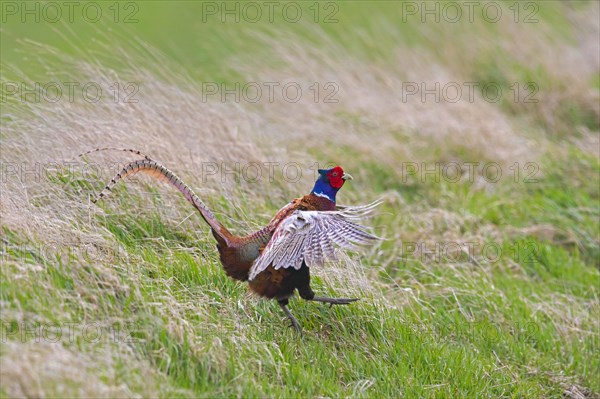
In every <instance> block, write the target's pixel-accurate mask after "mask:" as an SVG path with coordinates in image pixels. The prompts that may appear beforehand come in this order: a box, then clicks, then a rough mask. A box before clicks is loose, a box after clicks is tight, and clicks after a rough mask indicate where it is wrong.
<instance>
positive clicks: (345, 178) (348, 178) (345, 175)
mask: <svg viewBox="0 0 600 399" xmlns="http://www.w3.org/2000/svg"><path fill="white" fill-rule="evenodd" d="M342 180H352V175H351V174H349V173H344V174H343V175H342Z"/></svg>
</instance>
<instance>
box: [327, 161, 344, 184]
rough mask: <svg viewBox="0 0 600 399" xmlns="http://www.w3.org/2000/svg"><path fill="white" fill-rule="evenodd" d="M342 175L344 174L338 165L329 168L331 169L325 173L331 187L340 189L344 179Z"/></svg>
mask: <svg viewBox="0 0 600 399" xmlns="http://www.w3.org/2000/svg"><path fill="white" fill-rule="evenodd" d="M342 176H344V170H343V169H342V168H340V167H339V166H336V167H335V168H333V169H331V171H330V172H329V173H327V177H328V178H329V184H330V185H331V187H333V188H336V189H340V188H341V187H342V186H343V185H344V179H343V178H342Z"/></svg>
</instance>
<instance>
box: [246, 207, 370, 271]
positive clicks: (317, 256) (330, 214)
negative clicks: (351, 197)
mask: <svg viewBox="0 0 600 399" xmlns="http://www.w3.org/2000/svg"><path fill="white" fill-rule="evenodd" d="M379 204H381V201H375V202H373V203H371V204H368V205H363V206H355V207H344V208H343V209H341V210H337V211H325V212H320V211H295V212H294V213H292V214H291V215H290V216H289V217H287V218H286V219H285V220H283V221H282V222H281V223H280V224H279V226H277V229H275V232H274V233H273V237H271V240H270V241H269V243H268V244H267V246H266V247H265V249H264V250H263V252H262V254H261V255H260V256H259V257H258V259H256V261H254V264H253V265H252V268H251V269H250V275H249V279H250V280H253V279H254V278H255V277H256V276H257V275H258V274H259V273H260V272H262V271H264V270H265V269H266V268H267V267H269V266H271V265H272V266H273V268H274V269H275V270H278V269H280V268H282V267H283V268H289V267H293V268H294V269H296V270H298V269H300V267H301V266H302V262H306V265H307V266H308V267H315V266H323V264H324V263H325V260H327V259H330V260H335V252H334V245H336V246H338V247H341V248H343V249H351V250H355V249H357V248H358V246H359V245H368V244H372V243H374V242H375V241H376V240H379V237H376V236H374V235H373V234H371V233H369V232H368V231H367V228H366V227H364V226H361V225H359V224H357V223H356V222H358V221H360V219H362V218H364V217H365V216H367V215H368V214H369V213H371V211H372V210H373V209H374V208H375V207H376V206H377V205H379Z"/></svg>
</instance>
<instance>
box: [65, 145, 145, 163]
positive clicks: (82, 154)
mask: <svg viewBox="0 0 600 399" xmlns="http://www.w3.org/2000/svg"><path fill="white" fill-rule="evenodd" d="M99 151H124V152H131V153H133V154H136V155H141V156H143V157H144V159H147V160H149V161H151V160H152V158H150V157H149V156H148V155H146V154H143V153H142V152H140V151H138V150H134V149H131V148H118V147H101V148H94V149H93V150H89V151H86V152H82V153H81V154H79V155H77V156H76V157H75V158H73V159H76V158H81V157H83V156H85V155H88V154H92V153H94V152H99Z"/></svg>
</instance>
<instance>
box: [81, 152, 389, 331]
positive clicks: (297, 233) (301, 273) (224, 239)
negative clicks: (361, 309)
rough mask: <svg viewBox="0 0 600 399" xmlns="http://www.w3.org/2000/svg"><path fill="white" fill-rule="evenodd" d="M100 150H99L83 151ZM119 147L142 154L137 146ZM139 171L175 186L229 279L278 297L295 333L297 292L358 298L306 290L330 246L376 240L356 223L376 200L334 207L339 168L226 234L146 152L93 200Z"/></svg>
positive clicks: (308, 296)
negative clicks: (207, 233) (292, 303)
mask: <svg viewBox="0 0 600 399" xmlns="http://www.w3.org/2000/svg"><path fill="white" fill-rule="evenodd" d="M104 149H114V148H104ZM99 150H102V149H95V150H92V151H88V152H87V153H84V154H81V155H85V154H89V153H91V152H95V151H99ZM119 150H120V149H119ZM123 151H129V152H133V153H136V154H138V155H143V154H141V153H140V152H139V151H135V150H123ZM137 172H145V173H147V174H149V175H151V176H154V177H156V178H158V179H161V180H164V181H166V182H168V183H170V184H171V185H172V186H174V187H175V188H176V189H178V190H179V191H180V192H181V193H182V194H183V195H184V196H185V198H186V199H187V200H188V201H189V202H191V203H192V205H194V207H196V209H197V210H198V211H199V212H200V215H201V216H202V218H203V219H204V220H205V221H206V223H208V225H209V226H210V229H211V231H212V234H213V236H214V238H215V239H216V241H217V249H218V251H219V255H220V260H221V263H222V264H223V268H224V269H225V273H227V275H228V276H229V277H231V278H233V279H236V280H240V281H248V284H249V286H250V289H251V290H252V291H253V292H255V293H256V294H258V295H259V296H262V297H266V298H270V299H276V300H277V302H278V303H279V306H281V308H282V309H283V311H284V312H285V314H286V315H287V317H288V318H289V319H290V321H291V323H292V326H293V327H294V329H295V330H296V331H300V330H301V329H300V324H299V323H298V321H297V320H296V318H295V317H294V316H293V315H292V313H291V312H290V311H289V309H288V307H287V305H288V299H289V298H290V297H291V296H292V295H293V294H294V291H295V290H298V293H299V294H300V296H301V297H302V298H303V299H305V300H308V301H318V302H325V303H329V304H331V305H346V304H349V303H351V302H354V301H356V300H358V299H357V298H326V297H321V296H316V295H315V293H314V292H313V290H312V289H311V288H310V268H313V267H316V266H322V265H323V264H324V263H325V261H326V260H327V259H335V253H334V244H335V245H337V246H339V247H342V248H344V249H357V248H358V246H357V245H368V244H373V243H374V242H375V241H376V240H378V239H379V238H378V237H376V236H374V235H373V234H371V233H369V232H368V231H367V228H365V227H363V226H361V225H359V224H357V223H356V222H358V221H359V220H360V219H361V218H363V217H364V216H366V215H367V214H369V213H370V212H371V211H372V210H373V208H374V207H376V206H377V205H379V202H377V201H376V202H373V203H371V204H369V205H364V206H357V207H336V194H337V193H338V191H339V189H340V188H341V187H342V186H343V185H344V183H345V182H346V181H347V180H351V179H352V177H351V176H350V175H349V174H347V173H345V172H344V170H343V169H342V168H341V167H340V166H336V167H334V168H331V169H320V170H319V171H318V172H319V178H318V179H317V181H316V182H315V185H314V187H313V189H312V191H311V192H310V194H308V195H305V196H303V197H301V198H296V199H294V200H293V201H292V202H290V203H289V204H287V205H285V206H284V207H283V208H281V209H280V210H279V211H278V212H277V214H275V217H273V219H272V220H271V221H270V222H269V224H267V226H266V227H264V228H262V229H261V230H258V231H257V232H255V233H252V234H249V235H247V236H245V237H237V236H234V235H233V234H232V233H230V232H229V230H227V228H225V226H223V225H222V224H221V223H220V222H219V221H218V220H217V218H216V217H215V215H214V214H213V213H212V212H211V211H210V210H209V209H208V207H207V206H206V205H205V204H204V203H203V202H202V201H201V200H200V198H198V196H197V195H196V194H195V193H194V192H193V191H192V189H191V188H190V187H189V186H188V185H187V184H185V183H184V182H183V181H182V180H181V179H180V178H179V177H177V176H176V175H175V174H174V173H173V172H171V171H170V170H169V169H167V168H166V167H164V166H162V165H161V164H159V163H157V162H156V161H154V160H152V159H150V158H149V157H148V156H144V159H142V160H138V161H134V162H131V163H129V164H128V165H126V166H125V167H124V168H123V169H122V170H121V172H120V173H118V174H117V175H116V176H115V177H114V178H113V179H112V180H111V181H110V183H109V184H107V185H106V187H105V188H104V190H103V191H102V192H101V193H100V195H99V196H98V198H97V199H101V198H103V197H104V196H106V194H107V193H108V192H109V191H110V190H111V188H112V187H113V186H114V185H115V184H116V183H117V182H118V181H119V180H120V179H123V178H125V177H126V176H129V175H132V174H134V173H137ZM93 202H96V200H94V201H93Z"/></svg>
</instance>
